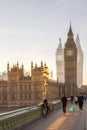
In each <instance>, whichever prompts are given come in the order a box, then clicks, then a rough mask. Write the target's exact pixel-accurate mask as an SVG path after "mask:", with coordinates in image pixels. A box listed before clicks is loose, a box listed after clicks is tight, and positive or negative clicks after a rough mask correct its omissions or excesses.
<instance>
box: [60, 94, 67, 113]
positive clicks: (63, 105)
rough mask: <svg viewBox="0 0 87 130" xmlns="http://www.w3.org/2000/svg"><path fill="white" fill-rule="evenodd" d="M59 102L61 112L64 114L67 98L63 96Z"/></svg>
mask: <svg viewBox="0 0 87 130" xmlns="http://www.w3.org/2000/svg"><path fill="white" fill-rule="evenodd" d="M61 102H62V108H63V112H64V113H66V105H67V97H66V96H65V95H63V97H62V98H61Z"/></svg>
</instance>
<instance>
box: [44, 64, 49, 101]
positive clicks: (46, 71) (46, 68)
mask: <svg viewBox="0 0 87 130" xmlns="http://www.w3.org/2000/svg"><path fill="white" fill-rule="evenodd" d="M48 77H49V73H48V67H47V66H46V64H45V65H44V66H43V78H44V93H43V97H44V98H45V99H46V98H47V94H48V93H47V86H48Z"/></svg>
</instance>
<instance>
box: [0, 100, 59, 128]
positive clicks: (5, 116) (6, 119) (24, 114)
mask: <svg viewBox="0 0 87 130" xmlns="http://www.w3.org/2000/svg"><path fill="white" fill-rule="evenodd" d="M60 106H61V102H60V100H58V101H53V102H51V103H50V109H51V110H54V109H58V108H59V107H60ZM41 116H42V113H41V105H40V104H39V105H37V106H33V107H27V108H22V109H18V110H14V111H11V112H6V113H2V114H0V130H17V128H20V127H21V126H24V125H25V124H28V123H31V122H32V121H34V120H36V119H38V118H41Z"/></svg>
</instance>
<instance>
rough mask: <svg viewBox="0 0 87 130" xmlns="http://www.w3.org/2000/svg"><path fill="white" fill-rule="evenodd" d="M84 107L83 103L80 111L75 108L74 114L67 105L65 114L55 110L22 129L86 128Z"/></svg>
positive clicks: (76, 129) (86, 116) (56, 129)
mask: <svg viewBox="0 0 87 130" xmlns="http://www.w3.org/2000/svg"><path fill="white" fill-rule="evenodd" d="M86 109H87V106H86V105H84V109H83V111H82V112H80V111H79V109H77V111H76V112H75V113H74V114H73V112H72V111H71V107H68V109H67V113H66V114H63V112H62V110H55V111H54V112H53V113H51V114H49V115H48V117H47V118H41V119H40V120H38V121H36V122H34V123H32V124H30V125H29V126H28V127H26V128H24V129H23V130H87V110H86Z"/></svg>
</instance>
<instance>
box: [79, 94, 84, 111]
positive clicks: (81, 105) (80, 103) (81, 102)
mask: <svg viewBox="0 0 87 130" xmlns="http://www.w3.org/2000/svg"><path fill="white" fill-rule="evenodd" d="M83 102H84V96H83V95H82V93H81V94H80V96H79V97H78V104H79V109H80V110H81V111H82V108H83Z"/></svg>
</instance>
